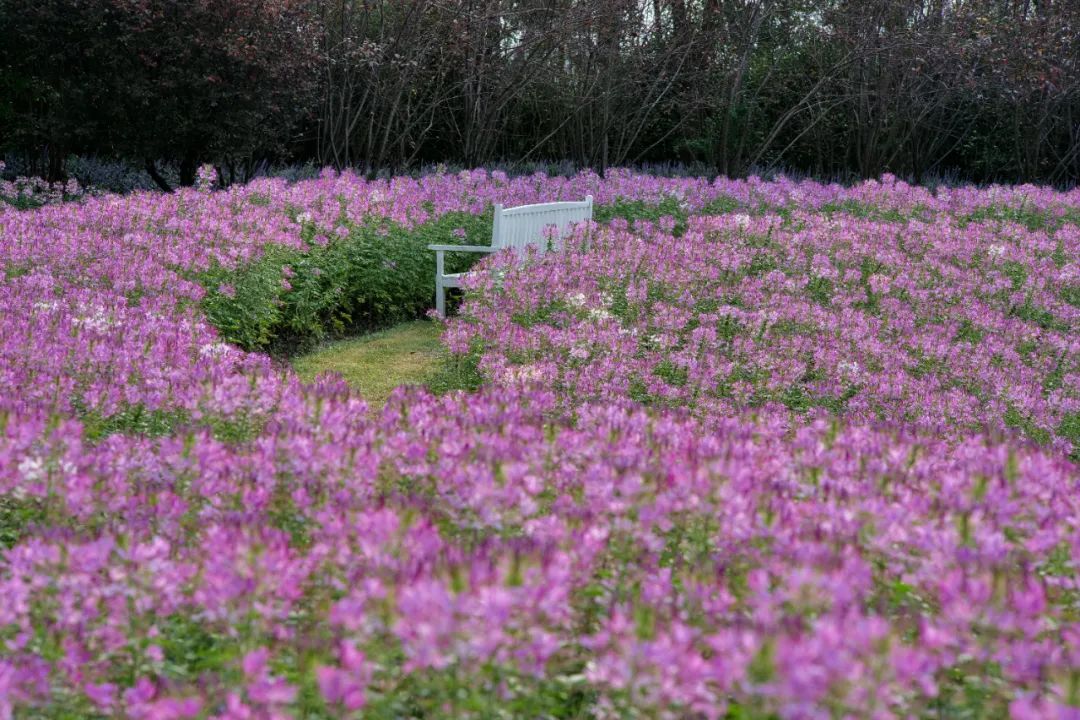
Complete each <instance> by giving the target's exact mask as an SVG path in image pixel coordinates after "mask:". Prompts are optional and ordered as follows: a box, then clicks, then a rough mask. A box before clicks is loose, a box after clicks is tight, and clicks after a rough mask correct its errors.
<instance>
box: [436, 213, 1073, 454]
mask: <svg viewBox="0 0 1080 720" xmlns="http://www.w3.org/2000/svg"><path fill="white" fill-rule="evenodd" d="M661 224H663V223H661ZM568 244H569V246H570V248H569V250H568V251H567V252H565V253H560V254H553V255H549V256H547V257H546V258H544V259H543V260H542V261H533V262H528V263H525V264H521V263H518V262H517V260H516V259H515V258H513V257H503V258H499V259H497V260H495V261H494V264H493V265H492V266H491V267H492V268H493V271H492V272H488V273H484V272H481V273H475V274H474V276H473V278H472V280H473V286H474V289H475V290H476V295H475V297H474V299H473V300H472V301H471V302H469V303H468V304H467V305H466V307H465V309H464V311H463V316H464V322H458V323H454V324H452V325H451V328H450V331H449V334H448V342H449V343H450V346H451V347H452V348H454V349H455V350H457V351H458V352H466V351H468V350H469V349H470V348H472V349H474V350H475V349H476V348H477V347H478V346H482V347H483V354H482V357H481V361H480V366H481V369H482V370H483V372H484V373H485V375H486V376H487V377H489V378H490V379H491V380H492V381H494V382H497V383H502V384H509V385H522V384H524V385H529V384H538V385H540V386H543V387H545V388H548V389H555V390H556V391H557V392H558V394H559V395H560V396H561V397H562V398H563V400H564V404H565V406H566V408H567V410H568V411H572V410H573V408H574V407H575V406H576V405H577V404H578V403H580V402H581V401H582V400H583V399H588V400H593V401H610V400H614V399H618V398H624V397H628V396H631V397H636V398H637V399H643V400H646V401H649V402H652V403H653V404H656V405H663V406H679V407H686V408H689V409H690V411H691V412H692V413H693V414H694V415H696V416H698V417H703V418H710V417H729V416H731V415H734V414H740V413H744V412H746V411H748V410H758V411H760V412H761V413H766V414H768V413H770V412H773V411H775V410H777V409H780V410H784V409H785V408H784V406H785V405H786V406H787V407H788V408H790V409H791V410H793V411H794V412H793V413H791V415H792V416H794V418H795V419H798V418H799V417H800V416H803V417H805V416H809V417H811V418H812V417H820V416H822V415H825V414H840V415H842V416H843V417H845V418H846V419H848V420H850V421H854V422H858V423H862V424H875V423H887V424H889V425H890V426H892V427H905V428H909V429H912V430H915V431H921V432H927V433H931V434H935V435H944V436H956V435H957V434H960V435H962V434H965V433H970V432H973V431H974V432H978V431H983V432H990V433H992V434H995V435H1001V434H1003V433H1005V432H1012V431H1014V429H1015V430H1018V431H1020V432H1021V433H1023V434H1026V435H1027V436H1028V437H1029V438H1034V439H1037V440H1039V439H1041V440H1043V441H1044V442H1048V443H1049V444H1050V445H1051V446H1053V447H1054V448H1056V449H1057V450H1059V451H1063V452H1065V453H1068V452H1069V451H1070V450H1071V449H1072V447H1073V442H1074V441H1075V442H1076V443H1077V450H1078V451H1080V436H1078V437H1075V438H1072V439H1070V437H1069V436H1068V435H1069V432H1070V431H1069V428H1070V427H1071V425H1070V422H1075V421H1070V420H1069V418H1070V417H1074V418H1078V417H1080V416H1078V413H1080V303H1078V302H1077V301H1078V299H1080V265H1078V264H1077V258H1080V226H1078V225H1074V224H1068V225H1065V226H1064V227H1062V228H1061V229H1059V230H1057V231H1056V233H1053V234H1048V233H1047V232H1046V231H1042V230H1040V231H1029V230H1027V229H1025V228H1023V227H1020V226H1018V225H1015V224H1010V225H1001V224H1000V223H991V222H985V223H971V224H966V225H964V226H963V227H960V226H958V222H957V217H956V216H955V215H954V214H952V213H942V214H941V215H939V216H937V217H936V218H934V219H933V220H931V221H923V220H906V219H905V220H904V221H902V222H885V221H880V220H865V219H858V218H853V217H849V216H844V215H833V216H829V215H825V214H820V213H811V212H805V211H801V210H795V211H793V212H792V213H791V214H790V215H789V216H788V217H787V218H781V217H780V216H777V215H771V214H765V215H760V216H755V217H753V218H750V217H749V216H746V215H723V216H715V217H695V218H691V220H690V223H689V228H688V229H687V231H686V232H685V234H683V235H682V236H680V237H675V236H673V235H671V234H670V232H667V231H665V230H664V229H662V228H660V227H653V226H651V225H647V226H639V227H637V228H627V227H626V225H625V223H618V222H616V223H612V226H611V227H608V228H598V227H590V228H584V229H581V230H580V231H579V232H578V234H577V236H576V237H574V238H571V239H570V240H569V243H568ZM1063 429H1064V432H1062V430H1063ZM1077 431H1080V428H1077V430H1072V432H1073V433H1076V432H1077Z"/></svg>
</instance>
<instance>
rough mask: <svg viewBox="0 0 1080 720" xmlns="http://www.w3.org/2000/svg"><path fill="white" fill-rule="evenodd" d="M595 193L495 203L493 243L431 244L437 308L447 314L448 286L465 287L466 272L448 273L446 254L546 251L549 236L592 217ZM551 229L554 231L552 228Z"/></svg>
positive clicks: (564, 232) (561, 233)
mask: <svg viewBox="0 0 1080 720" xmlns="http://www.w3.org/2000/svg"><path fill="white" fill-rule="evenodd" d="M592 206H593V200H592V195H587V196H586V197H585V199H584V200H582V201H581V202H552V203H539V204H536V205H520V206H518V207H514V208H504V207H503V206H502V205H498V204H497V205H495V222H494V225H493V226H492V228H491V245H490V246H489V245H428V249H429V250H434V251H435V311H436V312H438V313H439V317H446V288H452V287H461V276H462V275H463V274H464V273H449V274H447V273H446V268H445V264H444V261H445V253H448V252H471V253H493V252H498V251H499V250H507V249H514V250H516V251H517V252H519V253H522V254H524V253H525V252H526V251H527V249H528V248H530V247H534V248H536V249H537V250H538V251H539V252H541V253H543V252H545V251H546V250H547V245H548V239H549V238H552V239H554V240H558V239H559V238H561V237H563V236H564V235H565V234H566V232H567V231H568V230H570V228H571V227H573V225H574V224H576V223H579V222H584V221H587V220H592ZM549 229H550V230H549Z"/></svg>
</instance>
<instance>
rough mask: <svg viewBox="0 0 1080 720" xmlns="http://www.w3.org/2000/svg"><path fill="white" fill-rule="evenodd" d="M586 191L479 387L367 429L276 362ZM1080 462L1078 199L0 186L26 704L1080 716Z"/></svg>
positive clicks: (9, 565)
mask: <svg viewBox="0 0 1080 720" xmlns="http://www.w3.org/2000/svg"><path fill="white" fill-rule="evenodd" d="M586 193H591V194H592V195H593V196H594V198H595V200H596V203H597V213H596V217H597V220H598V221H600V222H598V223H595V224H593V225H590V226H589V227H583V228H579V229H578V231H577V232H576V233H575V234H574V236H573V237H571V238H569V239H568V240H567V242H566V248H565V250H564V251H563V252H560V253H549V254H546V255H544V256H542V257H539V256H537V257H531V258H528V259H526V261H525V263H524V264H520V263H518V262H517V261H515V260H514V259H513V258H512V257H510V256H494V257H492V258H490V259H486V260H484V261H483V262H482V264H481V265H479V266H478V270H479V271H478V272H476V273H475V274H473V275H472V276H470V277H471V282H470V288H469V289H468V292H467V294H466V297H465V298H464V301H463V303H462V306H461V311H460V314H459V315H458V316H456V317H454V318H453V319H451V320H450V322H449V323H448V325H447V330H446V335H445V339H446V343H447V346H448V347H449V349H450V352H451V353H452V354H453V362H454V363H455V366H456V368H457V371H458V373H459V375H460V376H462V377H464V378H465V379H466V380H467V382H463V383H462V385H468V386H469V387H477V386H478V387H479V389H476V390H474V391H471V392H467V391H463V390H456V391H449V392H445V393H442V394H433V393H432V392H430V391H428V390H425V389H421V388H402V389H399V390H397V391H396V392H395V394H394V395H393V396H392V397H391V399H390V401H389V402H388V403H387V405H386V407H385V408H384V409H383V410H382V412H381V413H380V414H377V415H374V416H372V415H371V414H369V413H368V411H367V406H366V404H365V403H364V400H363V399H362V398H360V397H357V396H356V395H355V394H354V393H352V392H350V390H349V389H348V388H347V387H346V386H345V384H344V383H343V382H341V381H340V380H335V379H333V378H330V377H327V378H323V379H321V380H319V381H317V382H316V383H314V384H311V385H305V384H304V383H302V382H300V381H299V380H298V379H297V377H296V376H295V375H294V374H293V373H292V372H291V371H290V370H288V368H287V367H286V366H285V365H284V364H283V363H280V362H279V361H278V360H276V359H272V357H271V356H270V355H267V354H264V353H262V352H256V350H259V349H264V348H274V347H276V346H277V344H278V343H285V342H286V341H288V342H294V341H296V339H297V338H301V339H304V338H307V339H310V338H320V337H322V336H324V335H326V334H328V333H333V332H335V331H336V330H339V329H341V328H346V327H351V326H353V325H356V324H360V325H365V324H367V325H371V326H376V325H378V324H380V323H386V322H393V321H396V320H398V319H403V316H401V315H400V314H401V313H403V312H404V313H406V314H407V313H410V312H411V313H412V314H413V316H415V315H416V314H418V313H420V312H422V310H423V308H424V307H426V305H425V303H428V304H429V303H430V293H431V290H432V287H431V286H432V279H431V271H430V266H431V265H432V263H431V258H430V257H428V256H429V255H430V253H426V252H425V251H424V250H423V247H424V244H426V243H427V242H455V241H460V242H463V243H485V242H487V237H486V235H487V234H489V233H490V229H489V228H490V225H489V224H488V223H486V221H485V213H488V212H489V209H490V205H491V203H492V202H503V203H505V204H507V205H516V204H521V203H526V202H536V201H538V200H554V199H560V198H561V199H570V198H580V197H582V196H584V195H585V194H586ZM432 238H437V239H432ZM462 267H464V266H462ZM403 308H404V310H403ZM1078 459H1080V191H1073V192H1071V193H1059V192H1054V191H1051V190H1048V189H1042V188H1035V187H1027V186H1025V187H1009V188H1006V187H995V188H988V189H980V190H977V189H970V188H969V189H953V190H949V189H940V190H938V191H937V192H930V191H928V190H926V189H922V188H917V187H911V186H907V185H905V184H904V183H901V182H898V181H896V180H895V179H893V178H888V177H887V178H884V179H883V180H882V181H880V182H868V183H864V184H862V185H858V186H854V187H851V188H842V187H840V186H835V185H821V184H815V183H809V182H802V183H797V182H792V181H788V180H783V179H781V180H777V181H773V182H765V181H759V180H756V179H750V180H746V181H736V180H724V179H719V180H716V181H713V182H709V181H705V180H692V179H665V178H656V177H647V176H637V175H633V174H630V173H626V172H613V173H609V174H608V176H607V177H605V178H603V179H602V178H600V177H598V176H596V175H593V174H581V175H578V176H575V177H572V178H548V177H544V176H530V177H521V178H514V179H510V178H507V177H506V176H503V175H500V174H498V173H491V174H488V173H486V172H483V171H476V172H472V173H461V174H457V175H433V176H428V177H425V178H421V179H419V180H417V179H409V178H397V179H394V180H391V181H373V182H368V181H365V180H362V179H360V178H357V177H355V176H352V175H348V174H345V175H335V174H333V173H329V172H328V173H325V174H324V175H323V176H322V177H321V178H320V179H317V180H311V181H304V182H299V183H295V184H287V183H285V182H283V181H275V180H260V181H256V182H254V183H252V184H250V185H247V186H244V187H239V188H232V189H229V190H225V191H220V192H212V193H211V192H204V191H198V190H182V191H180V192H178V193H175V194H172V195H159V194H151V193H135V194H131V195H126V196H109V195H104V196H97V197H89V198H87V199H86V200H85V201H83V202H80V203H66V204H54V205H48V206H45V207H41V208H39V209H33V210H17V209H15V208H9V209H3V206H0V598H2V600H0V718H7V717H43V718H83V717H117V718H131V719H132V720H139V719H147V720H149V719H151V718H153V719H157V720H166V719H172V718H235V719H236V720H240V719H242V718H284V717H312V718H340V717H357V718H398V717H427V718H432V717H473V718H493V717H528V718H536V717H559V718H585V717H605V718H607V717H610V718H614V717H642V718H654V717H655V718H682V717H691V718H696V717H701V718H722V717H728V718H740V719H750V718H773V717H782V718H841V717H859V718H862V717H867V718H870V717H873V718H887V717H897V716H899V717H928V718H930V717H933V718H977V717H986V718H989V717H1005V716H1012V717H1016V718H1022V719H1026V718H1042V717H1048V718H1072V717H1077V716H1078V713H1080V577H1078V568H1077V565H1076V563H1077V562H1078V561H1080V465H1078Z"/></svg>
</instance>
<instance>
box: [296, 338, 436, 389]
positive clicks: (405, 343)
mask: <svg viewBox="0 0 1080 720" xmlns="http://www.w3.org/2000/svg"><path fill="white" fill-rule="evenodd" d="M440 334H441V327H440V326H439V324H438V323H435V322H431V321H429V320H416V321H413V322H407V323H403V324H401V325H397V326H395V327H392V328H390V329H388V330H384V331H382V332H377V333H372V334H370V335H364V336H362V337H358V338H352V339H349V340H339V341H337V342H333V343H329V344H327V345H325V346H323V347H321V348H319V349H317V350H315V351H314V352H312V353H309V354H307V355H302V356H300V357H297V358H296V359H294V360H293V367H294V368H295V369H296V373H297V374H298V375H299V376H300V377H301V378H303V379H304V380H305V381H310V380H312V379H314V378H315V376H316V375H318V374H320V373H323V372H327V371H332V372H337V373H340V374H341V376H342V377H344V378H345V380H346V381H347V382H348V383H349V384H350V385H352V386H353V387H354V388H356V390H357V391H358V392H359V393H360V395H361V396H362V397H363V398H364V400H366V401H367V403H368V405H370V406H371V408H372V409H373V410H377V409H379V408H381V407H382V406H383V405H384V404H385V403H386V399H387V398H388V397H389V396H390V393H391V391H392V390H393V389H394V388H396V387H398V386H399V385H409V384H413V385H424V384H428V383H430V382H431V381H432V379H433V378H434V377H435V376H436V373H437V372H438V368H439V363H440V360H441V358H442V357H443V348H442V345H441V344H440V342H439V336H440Z"/></svg>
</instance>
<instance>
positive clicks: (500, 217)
mask: <svg viewBox="0 0 1080 720" xmlns="http://www.w3.org/2000/svg"><path fill="white" fill-rule="evenodd" d="M586 220H592V195H589V196H587V197H586V198H585V199H584V200H583V201H581V202H553V203H540V204H536V205H520V206H518V207H513V208H504V207H503V206H502V205H496V206H495V222H494V225H493V227H492V234H491V245H492V247H497V248H513V249H515V250H518V251H524V250H525V249H526V248H528V247H536V248H538V249H539V250H540V251H541V252H544V251H545V250H546V249H547V239H548V236H547V230H548V228H554V234H553V240H554V241H555V244H556V245H557V244H558V240H559V239H561V238H562V237H563V236H564V235H565V234H566V232H567V231H568V230H569V229H570V228H571V227H572V226H573V225H574V223H579V222H583V221H586Z"/></svg>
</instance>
